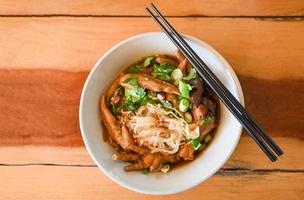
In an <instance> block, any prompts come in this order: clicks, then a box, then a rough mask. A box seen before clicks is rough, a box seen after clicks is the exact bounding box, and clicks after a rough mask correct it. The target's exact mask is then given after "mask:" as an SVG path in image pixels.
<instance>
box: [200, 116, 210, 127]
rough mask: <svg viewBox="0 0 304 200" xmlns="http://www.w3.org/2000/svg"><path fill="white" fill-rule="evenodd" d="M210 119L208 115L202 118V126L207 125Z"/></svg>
mask: <svg viewBox="0 0 304 200" xmlns="http://www.w3.org/2000/svg"><path fill="white" fill-rule="evenodd" d="M211 121H212V118H211V117H210V116H207V117H205V118H204V119H203V120H202V123H203V125H204V126H208V125H209V124H210V123H211Z"/></svg>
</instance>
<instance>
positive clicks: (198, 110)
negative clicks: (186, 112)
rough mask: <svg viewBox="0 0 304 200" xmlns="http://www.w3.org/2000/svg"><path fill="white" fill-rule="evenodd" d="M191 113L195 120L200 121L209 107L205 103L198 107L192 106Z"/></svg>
mask: <svg viewBox="0 0 304 200" xmlns="http://www.w3.org/2000/svg"><path fill="white" fill-rule="evenodd" d="M191 113H192V116H193V119H194V121H196V122H198V121H200V120H201V119H203V118H204V117H205V116H206V114H207V108H206V106H205V105H204V104H200V105H199V106H198V107H196V106H194V105H193V106H192V108H191Z"/></svg>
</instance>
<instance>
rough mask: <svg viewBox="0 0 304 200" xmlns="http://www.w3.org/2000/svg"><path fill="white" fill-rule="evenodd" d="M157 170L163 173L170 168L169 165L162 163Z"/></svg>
mask: <svg viewBox="0 0 304 200" xmlns="http://www.w3.org/2000/svg"><path fill="white" fill-rule="evenodd" d="M159 170H160V171H161V172H163V173H168V171H169V170H170V165H168V164H166V165H163V166H161V168H160V169H159Z"/></svg>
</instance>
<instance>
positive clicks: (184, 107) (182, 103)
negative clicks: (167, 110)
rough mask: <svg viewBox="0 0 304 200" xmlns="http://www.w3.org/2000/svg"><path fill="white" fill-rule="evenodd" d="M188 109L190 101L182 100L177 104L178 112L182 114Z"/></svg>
mask: <svg viewBox="0 0 304 200" xmlns="http://www.w3.org/2000/svg"><path fill="white" fill-rule="evenodd" d="M189 107H190V101H189V100H188V99H182V100H180V102H179V107H178V108H179V110H180V111H182V112H186V111H187V110H188V109H189Z"/></svg>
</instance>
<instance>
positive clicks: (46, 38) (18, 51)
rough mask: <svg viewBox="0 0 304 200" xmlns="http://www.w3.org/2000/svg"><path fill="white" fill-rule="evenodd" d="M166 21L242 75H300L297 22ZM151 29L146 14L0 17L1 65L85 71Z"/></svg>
mask: <svg viewBox="0 0 304 200" xmlns="http://www.w3.org/2000/svg"><path fill="white" fill-rule="evenodd" d="M170 21H172V23H173V24H174V26H176V28H177V29H178V30H179V31H181V32H183V33H186V34H187V33H188V34H191V35H193V36H195V37H198V38H199V39H202V40H204V41H206V42H207V43H209V44H210V45H212V46H214V47H215V48H216V49H217V50H218V51H219V52H220V53H221V54H222V55H223V56H224V57H225V58H226V59H227V60H228V62H230V63H231V64H232V66H233V68H234V69H235V71H236V73H237V74H238V75H240V76H250V77H255V78H263V79H268V80H271V79H272V80H273V79H276V80H278V79H284V78H285V79H303V78H304V64H303V63H304V57H303V51H304V45H303V44H304V37H302V36H303V35H304V26H303V21H301V20H291V21H274V20H266V21H261V20H256V19H239V18H236V19H221V18H220V19H218V18H187V19H184V18H174V19H171V20H170ZM105 27H106V28H105ZM201 27H204V28H201ZM149 31H159V29H158V27H156V25H155V24H154V23H153V21H152V20H151V19H149V18H70V17H60V18H35V17H34V18H5V20H0V35H1V37H0V45H1V47H2V48H0V68H2V69H25V68H26V69H34V68H38V69H41V68H42V69H60V70H65V71H84V70H89V69H91V68H92V66H93V65H94V64H95V62H96V61H97V60H98V58H99V57H100V56H101V55H102V54H103V53H105V51H107V50H108V49H109V48H111V47H112V46H113V45H114V44H116V43H117V42H119V41H121V40H122V39H125V38H127V37H129V36H132V35H135V34H138V33H143V32H149ZM16 41H18V42H16Z"/></svg>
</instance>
